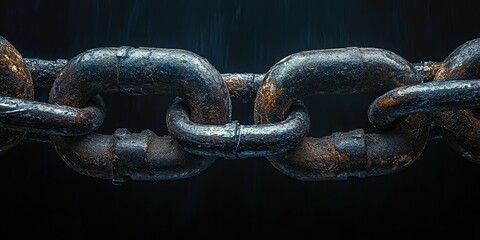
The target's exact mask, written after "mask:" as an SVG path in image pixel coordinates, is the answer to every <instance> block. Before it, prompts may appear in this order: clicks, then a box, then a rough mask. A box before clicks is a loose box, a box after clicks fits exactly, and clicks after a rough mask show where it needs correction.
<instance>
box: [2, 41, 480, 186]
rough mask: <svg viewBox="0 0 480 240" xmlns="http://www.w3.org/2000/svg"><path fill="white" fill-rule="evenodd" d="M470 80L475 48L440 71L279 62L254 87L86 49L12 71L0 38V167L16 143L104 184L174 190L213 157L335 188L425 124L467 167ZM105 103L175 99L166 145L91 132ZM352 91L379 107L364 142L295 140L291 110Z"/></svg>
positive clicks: (350, 137)
mask: <svg viewBox="0 0 480 240" xmlns="http://www.w3.org/2000/svg"><path fill="white" fill-rule="evenodd" d="M478 78H480V39H476V40H473V41H470V42H467V43H465V44H463V45H462V46H460V47H459V48H457V49H456V50H455V51H454V52H453V53H452V54H451V55H450V56H448V57H447V59H446V60H445V61H444V62H440V63H438V62H421V63H416V64H411V63H409V62H408V61H406V60H405V59H403V58H401V57H400V56H398V55H396V54H395V53H392V52H390V51H386V50H382V49H375V48H343V49H329V50H315V51H307V52H300V53H296V54H292V55H290V56H288V57H286V58H284V59H283V60H281V61H280V62H278V63H277V64H275V65H274V66H273V67H272V68H271V69H270V70H269V71H268V72H267V73H266V74H251V73H244V74H220V73H219V72H218V71H217V70H216V69H215V68H214V67H213V66H212V65H211V64H210V63H209V62H208V61H207V60H205V59H204V58H202V57H200V56H198V55H196V54H194V53H191V52H188V51H184V50H175V49H161V48H131V47H119V48H97V49H92V50H88V51H85V52H83V53H81V54H80V55H78V56H76V57H74V58H73V59H72V60H70V61H67V60H63V59H60V60H56V61H49V60H41V59H23V58H22V57H21V56H20V54H19V53H18V52H17V50H16V49H15V48H14V47H13V46H12V45H11V44H10V43H9V42H8V41H7V40H5V39H4V38H2V37H0V154H3V153H5V152H6V151H8V150H9V149H10V148H12V147H14V146H15V145H16V144H17V143H18V142H20V141H21V140H22V139H23V138H24V136H25V133H28V134H27V137H26V139H30V140H35V141H51V143H52V145H53V147H54V148H55V150H56V151H57V153H58V154H59V155H60V157H61V158H62V160H63V161H65V162H66V163H67V164H68V165H69V166H70V167H71V168H72V169H74V170H76V171H78V172H80V173H82V174H84V175H87V176H91V177H97V178H107V179H112V181H113V182H114V183H121V182H124V181H127V180H166V179H181V178H186V177H190V176H193V175H195V174H198V173H200V172H202V171H203V170H205V169H206V168H208V167H209V166H210V165H211V164H212V163H213V162H214V161H215V159H216V158H218V157H224V158H231V159H233V158H239V157H241V158H244V157H267V159H269V161H270V162H271V163H272V165H273V166H274V167H275V168H277V169H278V170H280V171H281V172H282V173H284V174H286V175H288V176H291V177H293V178H296V179H300V180H330V179H346V178H347V177H349V176H357V177H365V176H376V175H383V174H389V173H393V172H395V171H399V170H401V169H404V168H406V167H407V166H409V165H411V164H412V163H413V162H414V161H415V160H416V159H417V158H418V157H419V156H420V154H421V153H422V151H423V149H424V147H425V145H426V143H427V141H428V138H429V131H430V128H431V126H432V125H433V126H434V128H435V130H438V132H440V133H441V134H442V135H443V136H444V137H445V138H446V140H447V141H448V143H449V144H450V145H451V146H452V147H453V149H454V150H455V151H457V152H459V154H461V155H462V156H463V157H464V158H466V159H468V160H470V161H473V162H476V163H480V120H479V119H477V116H478V115H477V113H478V111H477V110H476V108H479V107H480V80H477V79H478ZM32 80H33V81H32ZM34 84H35V86H38V87H44V88H51V90H50V99H49V103H43V102H36V101H33V85H34ZM106 92H109V93H111V92H113V93H122V94H141V95H148V94H173V95H177V96H178V97H177V98H176V99H175V100H174V102H173V104H172V105H171V107H170V109H169V110H168V112H167V128H168V131H169V132H170V136H157V135H155V133H153V132H152V131H150V130H144V131H142V132H140V133H130V132H129V131H128V130H126V129H117V130H116V131H115V133H114V135H103V134H98V133H95V132H94V131H95V130H96V129H98V128H99V127H100V126H101V124H102V123H103V121H104V119H105V115H106V106H105V103H104V102H103V100H102V98H101V97H100V95H99V94H101V93H106ZM359 92H374V93H380V94H383V95H381V96H380V97H378V98H377V99H376V100H375V101H374V102H373V103H372V104H371V105H370V108H369V109H368V117H369V120H370V122H371V123H372V124H373V125H374V126H375V128H376V131H374V132H366V131H365V130H363V129H356V130H352V131H349V132H340V133H334V134H332V135H330V136H327V137H322V138H311V137H306V136H307V134H308V131H309V127H310V118H309V114H308V111H307V108H306V106H305V105H303V103H301V102H300V99H301V98H302V97H305V96H308V95H314V94H338V93H340V94H346V93H349V94H350V93H359ZM231 101H238V102H244V103H247V102H250V103H251V102H254V120H255V125H241V124H240V123H238V122H237V121H232V120H231V109H232V107H231ZM432 115H433V118H432ZM432 123H433V124H432Z"/></svg>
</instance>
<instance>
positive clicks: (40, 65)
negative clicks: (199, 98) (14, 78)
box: [25, 58, 265, 103]
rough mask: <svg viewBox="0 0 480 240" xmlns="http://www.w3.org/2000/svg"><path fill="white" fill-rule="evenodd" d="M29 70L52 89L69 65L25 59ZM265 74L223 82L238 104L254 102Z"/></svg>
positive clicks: (228, 77) (230, 75)
mask: <svg viewBox="0 0 480 240" xmlns="http://www.w3.org/2000/svg"><path fill="white" fill-rule="evenodd" d="M25 62H26V63H27V67H28V70H29V71H30V74H31V75H32V78H33V82H34V84H35V86H38V87H44V88H51V87H52V85H53V82H54V81H55V78H57V76H58V75H59V74H60V72H61V70H62V69H63V68H64V67H65V65H67V62H68V61H67V60H66V59H58V60H56V61H52V60H42V59H36V58H25ZM264 77H265V74H255V73H224V74H222V78H223V81H225V84H227V87H228V89H229V90H230V98H231V100H232V101H237V102H244V103H246V102H253V101H255V96H256V95H257V91H258V88H259V87H260V85H261V84H262V81H263V78H264Z"/></svg>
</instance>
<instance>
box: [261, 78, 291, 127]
mask: <svg viewBox="0 0 480 240" xmlns="http://www.w3.org/2000/svg"><path fill="white" fill-rule="evenodd" d="M284 92H285V89H284V88H281V87H277V81H275V79H272V78H269V79H267V81H266V83H265V84H264V85H263V86H262V88H261V89H260V94H262V96H263V104H262V105H261V107H262V112H263V113H264V115H263V116H262V119H263V120H264V122H265V123H270V122H271V121H270V119H269V117H268V113H269V112H272V111H273V110H274V109H276V108H277V100H278V99H280V98H281V97H282V95H283V93H284Z"/></svg>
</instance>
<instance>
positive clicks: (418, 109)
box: [368, 80, 480, 129]
mask: <svg viewBox="0 0 480 240" xmlns="http://www.w3.org/2000/svg"><path fill="white" fill-rule="evenodd" d="M478 107H480V80H453V81H446V82H429V83H422V84H417V85H412V86H405V87H399V88H395V89H393V90H391V91H389V92H387V93H385V94H383V95H382V96H380V97H379V98H377V99H376V100H375V101H374V102H373V103H372V104H371V105H370V108H369V110H368V118H369V119H370V122H371V123H372V124H373V125H374V126H375V127H377V128H380V129H388V128H389V127H392V125H394V123H395V121H398V120H399V119H401V118H403V117H405V116H408V115H410V114H414V113H431V112H445V111H452V110H461V109H470V108H478Z"/></svg>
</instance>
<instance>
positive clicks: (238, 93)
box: [222, 73, 265, 103]
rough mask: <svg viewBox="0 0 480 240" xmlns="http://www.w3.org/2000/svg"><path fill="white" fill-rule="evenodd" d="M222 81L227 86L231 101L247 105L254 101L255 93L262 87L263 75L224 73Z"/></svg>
mask: <svg viewBox="0 0 480 240" xmlns="http://www.w3.org/2000/svg"><path fill="white" fill-rule="evenodd" d="M222 78H223V81H225V83H226V84H227V87H228V90H229V91H230V98H231V99H232V101H237V102H242V103H248V102H253V101H255V97H256V96H257V91H258V88H259V87H260V85H262V82H263V79H264V78H265V74H255V73H225V74H222Z"/></svg>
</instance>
